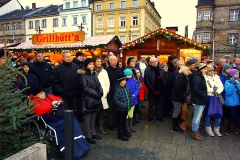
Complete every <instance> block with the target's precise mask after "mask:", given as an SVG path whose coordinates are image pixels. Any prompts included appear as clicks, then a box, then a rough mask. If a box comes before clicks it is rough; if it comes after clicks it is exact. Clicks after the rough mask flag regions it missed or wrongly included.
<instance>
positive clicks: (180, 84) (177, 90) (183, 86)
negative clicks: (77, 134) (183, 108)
mask: <svg viewBox="0 0 240 160" xmlns="http://www.w3.org/2000/svg"><path fill="white" fill-rule="evenodd" d="M188 84H189V82H188V78H187V76H185V75H184V74H183V73H180V74H178V75H177V77H176V78H175V80H174V83H173V88H172V93H171V98H170V99H171V101H174V102H181V103H183V102H184V100H185V98H186V97H185V94H186V91H187V87H188Z"/></svg>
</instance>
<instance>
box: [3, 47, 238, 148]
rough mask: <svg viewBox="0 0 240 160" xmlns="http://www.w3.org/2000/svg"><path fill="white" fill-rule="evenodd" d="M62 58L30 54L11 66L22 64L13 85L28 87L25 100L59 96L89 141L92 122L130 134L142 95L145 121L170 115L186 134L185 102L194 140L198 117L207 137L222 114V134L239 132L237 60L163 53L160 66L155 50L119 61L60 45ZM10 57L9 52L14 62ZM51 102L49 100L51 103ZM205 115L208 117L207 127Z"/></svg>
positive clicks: (91, 140) (102, 128)
mask: <svg viewBox="0 0 240 160" xmlns="http://www.w3.org/2000/svg"><path fill="white" fill-rule="evenodd" d="M0 56H1V57H0V59H2V58H4V57H3V55H0ZM62 57H63V60H62V63H60V64H57V65H51V64H49V59H48V58H46V57H44V54H43V53H36V57H35V58H34V59H32V58H29V59H26V58H25V57H23V56H22V57H20V60H19V61H18V62H17V63H13V66H14V67H19V66H22V67H23V74H24V75H25V76H26V78H27V82H28V83H27V86H26V85H24V83H23V81H24V80H23V77H21V76H18V81H17V82H16V85H15V86H14V87H15V89H16V90H18V89H22V88H25V87H29V89H28V90H26V91H25V92H24V93H23V94H25V95H26V96H29V97H30V98H31V99H36V96H39V95H38V94H39V93H40V91H44V93H45V94H46V95H45V96H44V98H45V99H46V97H48V95H50V97H51V95H54V96H57V97H59V98H60V99H59V98H56V99H57V101H59V100H61V101H63V104H64V106H65V107H66V108H67V109H71V110H73V111H74V114H75V117H76V120H78V121H81V122H84V129H85V137H86V140H87V142H88V143H91V144H95V143H96V141H95V140H96V139H97V140H100V139H102V137H101V136H100V135H98V134H97V131H96V129H95V123H98V126H99V133H101V134H107V130H106V128H105V127H107V128H108V129H109V130H112V131H114V130H116V129H117V134H118V139H120V140H123V141H128V140H129V138H130V137H131V135H132V134H133V133H134V132H136V130H135V129H134V125H136V124H137V123H139V121H140V120H145V119H146V117H144V116H143V115H142V108H144V107H145V106H143V101H144V100H145V101H148V102H149V105H148V112H147V114H148V119H147V120H148V122H149V123H151V122H152V121H153V120H154V119H156V120H157V121H160V122H164V117H166V116H167V117H172V129H173V130H174V131H176V132H179V133H183V132H184V130H183V129H182V128H181V127H180V124H181V123H183V122H184V121H185V120H184V119H182V115H181V113H182V106H183V105H184V104H187V119H186V123H187V128H188V129H189V130H191V131H192V137H193V138H194V139H196V140H200V141H202V140H203V139H204V137H203V136H202V135H201V134H200V133H199V129H200V123H204V125H205V132H206V133H207V135H209V136H215V135H216V136H222V134H221V133H220V123H221V120H222V119H223V122H224V124H226V123H227V125H228V129H227V131H226V132H224V134H225V135H227V136H229V135H231V134H237V132H236V131H235V127H236V126H238V127H240V114H239V112H238V107H239V105H240V99H239V97H240V83H239V80H240V79H239V69H240V68H239V67H240V59H239V58H235V59H234V60H233V63H232V64H229V62H227V60H226V59H220V61H219V65H218V66H217V65H215V64H214V62H213V61H211V60H209V59H208V58H202V59H201V61H200V60H197V59H194V58H193V59H189V60H188V61H187V62H186V63H184V61H183V60H179V59H178V57H176V56H169V60H168V62H167V63H164V64H160V63H159V62H160V59H159V58H160V56H158V55H156V56H155V57H148V58H147V57H145V56H144V55H141V57H140V59H139V60H137V59H136V58H135V57H128V58H127V60H126V66H124V63H123V62H120V61H118V59H117V57H116V56H115V55H114V54H113V53H112V52H110V53H109V55H102V56H93V58H86V57H85V56H84V54H83V53H81V52H77V53H76V58H74V59H73V60H72V55H71V53H70V51H68V50H66V51H63V53H62ZM16 59H17V57H13V58H12V61H13V62H15V61H16ZM0 62H1V63H2V61H0ZM16 76H17V75H16ZM36 86H37V88H38V89H37V91H38V92H36ZM44 98H43V99H44ZM55 103H57V102H56V101H55V100H53V101H52V102H51V104H52V105H55ZM93 103H95V104H93ZM38 107H41V108H44V107H45V105H41V106H38ZM47 107H49V106H47ZM51 110H52V108H51V107H50V109H46V110H42V109H41V111H42V112H41V113H39V112H37V109H35V110H34V111H35V114H37V115H39V116H44V115H47V114H50V112H51ZM211 119H214V124H213V127H212V126H211Z"/></svg>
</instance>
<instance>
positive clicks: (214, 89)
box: [213, 86, 218, 96]
mask: <svg viewBox="0 0 240 160" xmlns="http://www.w3.org/2000/svg"><path fill="white" fill-rule="evenodd" d="M217 89H218V87H216V86H214V87H213V94H214V96H217V95H218V93H217Z"/></svg>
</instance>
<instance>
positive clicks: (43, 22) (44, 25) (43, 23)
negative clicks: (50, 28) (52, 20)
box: [42, 19, 47, 28]
mask: <svg viewBox="0 0 240 160" xmlns="http://www.w3.org/2000/svg"><path fill="white" fill-rule="evenodd" d="M42 28H47V20H46V19H43V20H42Z"/></svg>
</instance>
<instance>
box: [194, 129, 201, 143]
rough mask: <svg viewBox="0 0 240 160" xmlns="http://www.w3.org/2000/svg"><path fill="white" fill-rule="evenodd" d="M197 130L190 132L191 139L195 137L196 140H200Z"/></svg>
mask: <svg viewBox="0 0 240 160" xmlns="http://www.w3.org/2000/svg"><path fill="white" fill-rule="evenodd" d="M198 132H199V131H196V132H194V131H193V132H192V137H193V139H196V140H198V141H202V140H203V139H202V138H201V137H199V133H198Z"/></svg>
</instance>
